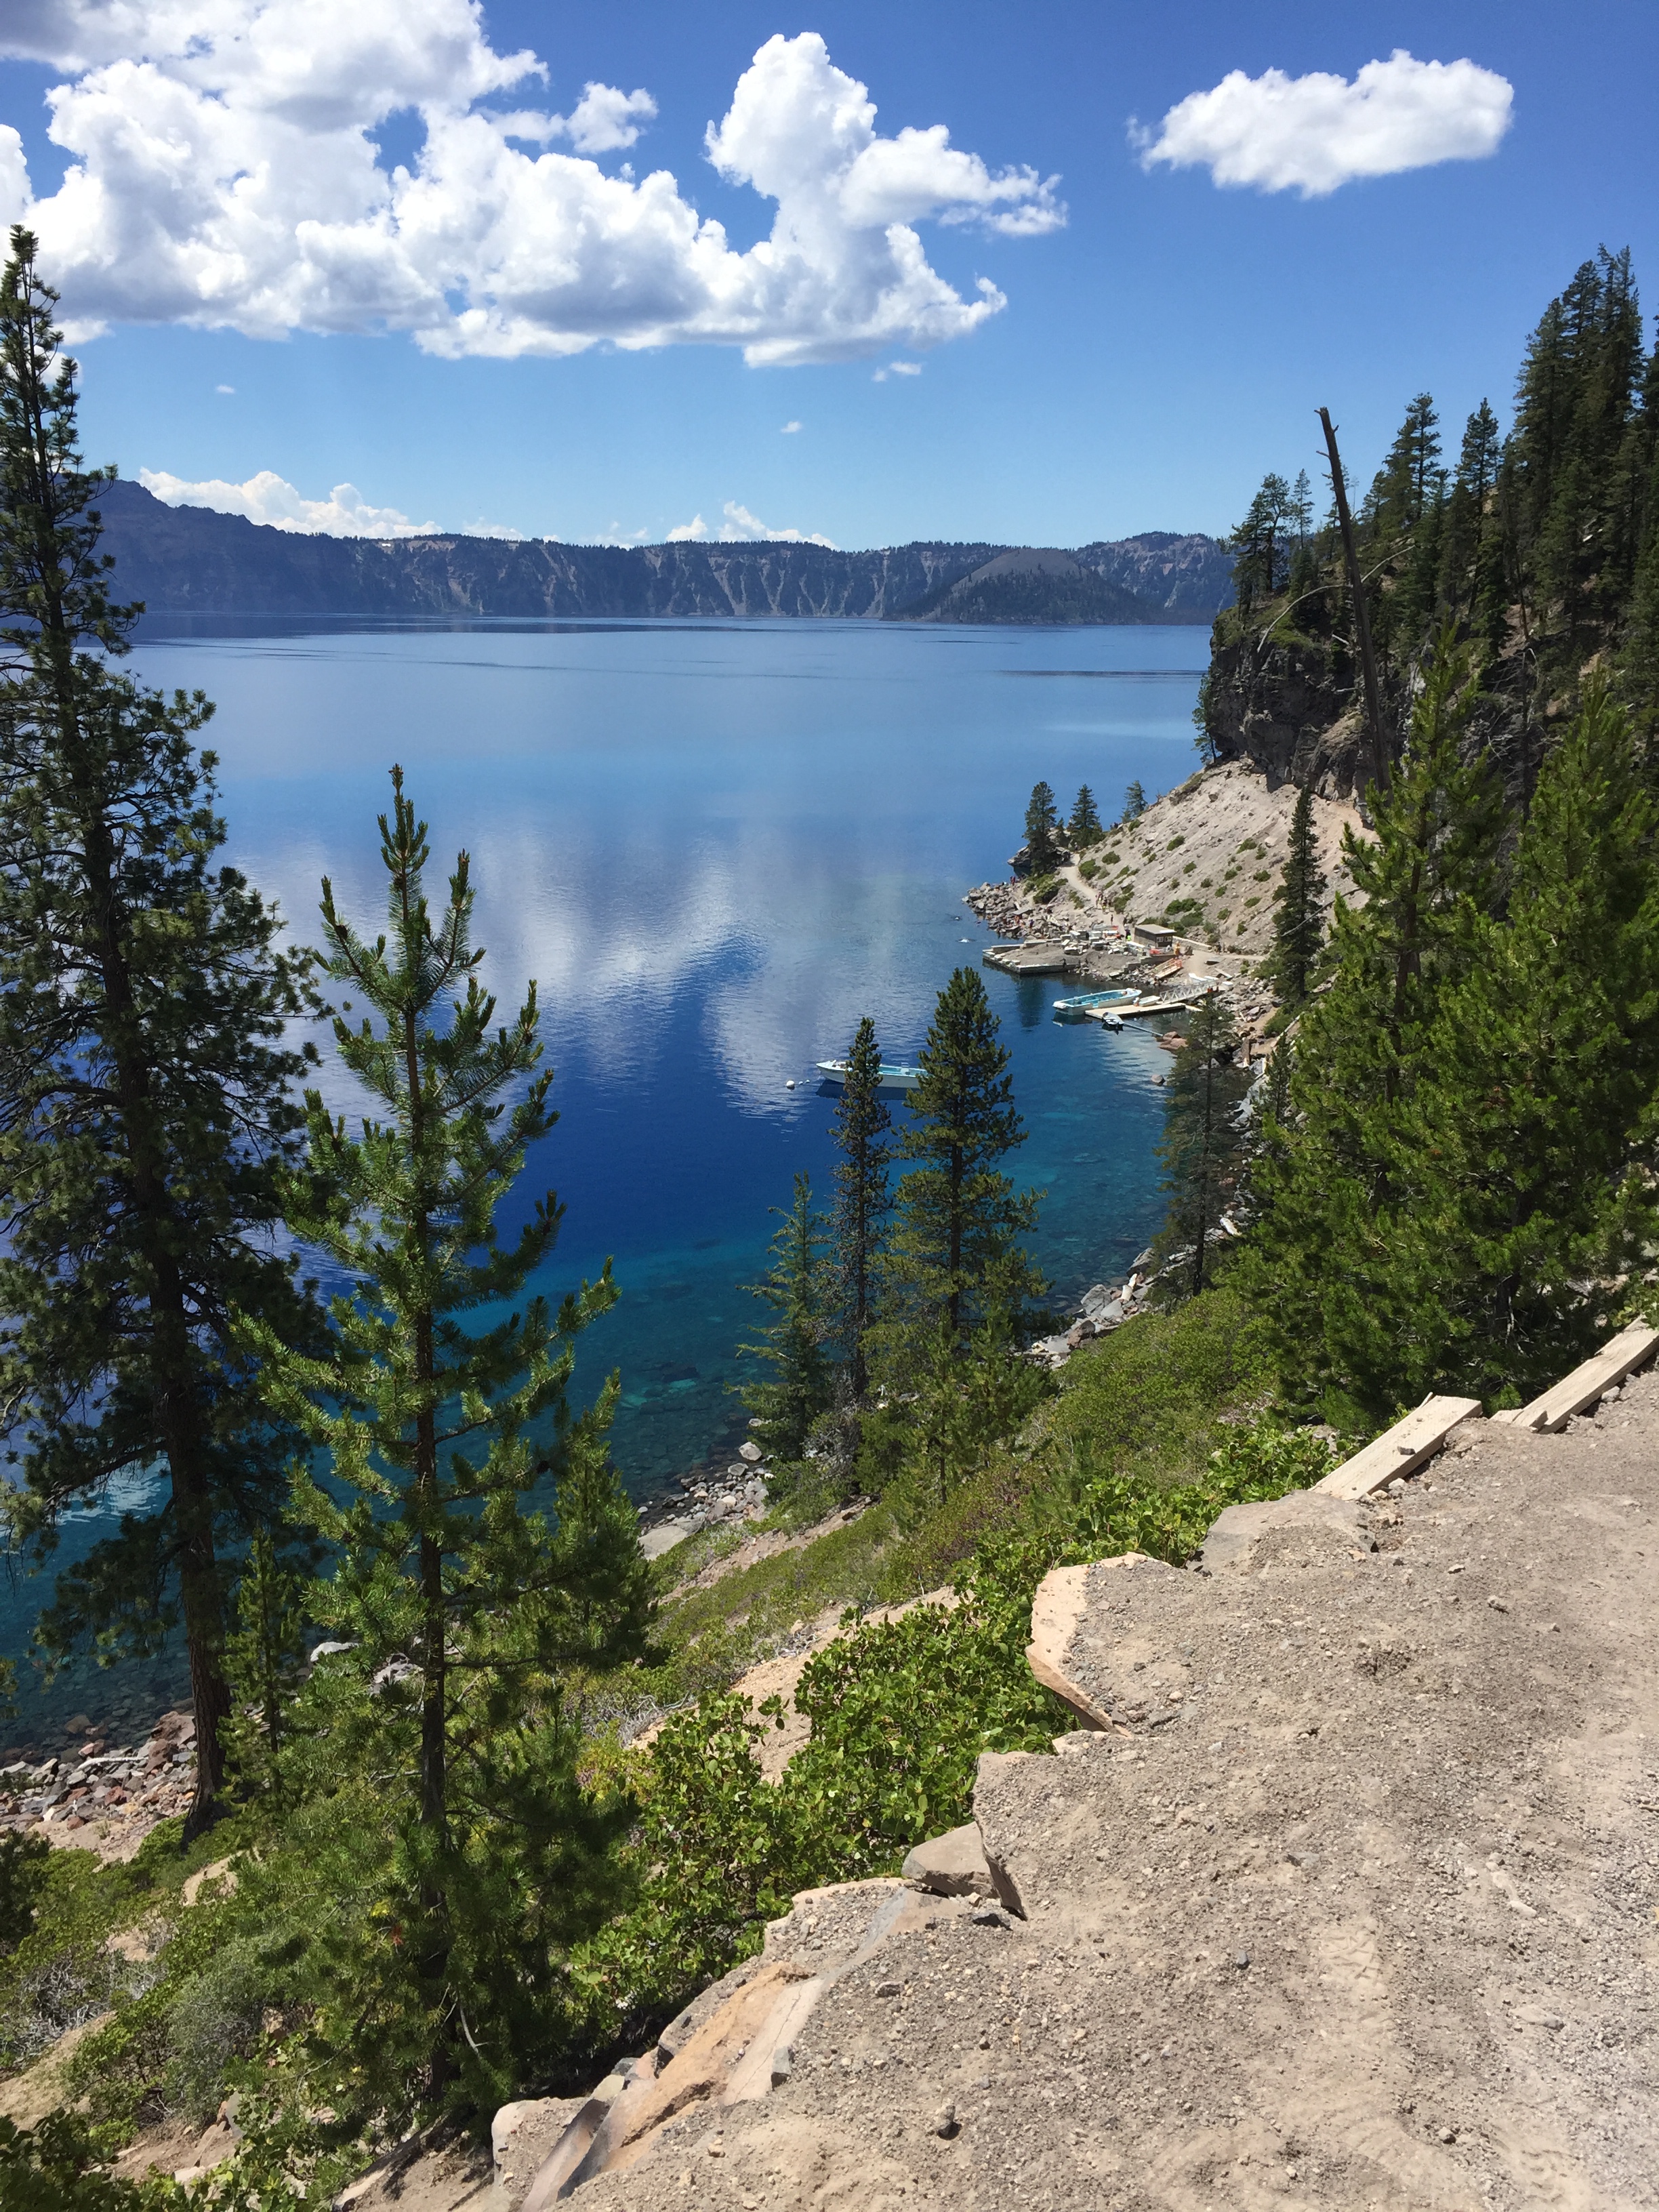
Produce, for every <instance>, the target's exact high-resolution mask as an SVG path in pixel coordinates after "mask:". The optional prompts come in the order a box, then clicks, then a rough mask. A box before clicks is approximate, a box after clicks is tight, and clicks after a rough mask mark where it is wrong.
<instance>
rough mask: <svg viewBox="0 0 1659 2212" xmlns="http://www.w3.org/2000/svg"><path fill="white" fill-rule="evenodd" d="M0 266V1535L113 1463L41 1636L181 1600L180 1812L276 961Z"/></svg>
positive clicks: (270, 1254)
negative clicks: (143, 650) (3, 1444)
mask: <svg viewBox="0 0 1659 2212" xmlns="http://www.w3.org/2000/svg"><path fill="white" fill-rule="evenodd" d="M11 247H12V252H11V258H10V260H9V263H8V264H7V266H6V270H5V273H4V276H3V278H0V641H3V648H4V665H3V671H0V1221H3V1256H0V1314H3V1316H4V1320H3V1322H0V1390H3V1393H4V1398H5V1403H6V1406H7V1409H8V1417H9V1431H10V1439H9V1441H10V1447H11V1452H12V1456H13V1459H14V1462H15V1464H17V1465H18V1466H20V1468H21V1485H20V1486H16V1487H14V1488H12V1489H11V1490H10V1491H9V1492H8V1494H7V1497H6V1509H7V1512H8V1515H9V1520H10V1523H11V1526H12V1528H13V1530H14V1532H15V1534H16V1535H17V1536H19V1537H20V1538H21V1540H22V1541H24V1542H25V1544H26V1545H27V1546H28V1547H30V1548H31V1549H32V1550H33V1552H35V1553H36V1554H37V1555H38V1554H40V1553H46V1552H49V1551H50V1550H51V1548H52V1544H53V1542H54V1541H55V1536H56V1532H57V1529H58V1526H59V1525H60V1523H61V1522H62V1520H63V1519H64V1516H65V1515H67V1514H69V1513H71V1512H73V1511H75V1510H77V1509H79V1508H81V1507H82V1506H84V1505H85V1504H86V1503H87V1502H88V1499H90V1498H94V1497H96V1496H98V1495H99V1494H100V1493H101V1492H103V1491H104V1489H105V1488H106V1486H107V1485H108V1483H109V1482H110V1481H111V1480H112V1479H113V1478H115V1477H117V1476H119V1475H123V1474H126V1475H131V1476H135V1477H136V1476H138V1475H140V1474H149V1473H150V1472H151V1471H152V1470H159V1473H160V1476H161V1484H160V1496H159V1498H158V1502H157V1505H156V1508H155V1510H153V1511H148V1512H138V1513H135V1514H130V1515H127V1516H124V1517H123V1520H122V1522H121V1526H120V1529H119V1533H118V1534H117V1535H116V1536H114V1537H112V1538H111V1539H108V1540H106V1541H104V1542H101V1543H100V1544H99V1545H98V1546H97V1547H95V1548H94V1551H93V1552H92V1553H91V1555H90V1556H89V1557H88V1559H85V1560H84V1561H83V1562H82V1564H81V1565H79V1566H77V1567H76V1569H75V1570H74V1571H72V1572H69V1573H65V1574H64V1575H61V1576H60V1577H59V1578H58V1588H57V1595H56V1599H55V1601H54V1602H53V1604H52V1605H51V1606H50V1607H47V1608H46V1612H45V1613H44V1614H43V1616H42V1620H41V1635H42V1637H43V1639H44V1640H45V1641H46V1643H47V1644H48V1646H49V1647H53V1648H56V1649H57V1650H67V1649H71V1648H73V1647H75V1646H76V1645H77V1644H81V1643H83V1642H84V1641H86V1640H87V1639H88V1638H95V1639H96V1640H97V1642H98V1644H99V1646H100V1650H101V1651H103V1652H104V1653H105V1654H106V1656H112V1655H113V1654H114V1653H115V1652H116V1651H118V1650H122V1649H137V1650H152V1649H154V1648H155V1646H156V1645H157V1644H158V1643H159V1642H160V1641H161V1638H163V1637H164V1635H165V1634H166V1633H167V1631H168V1629H169V1628H170V1626H172V1625H173V1622H174V1620H176V1619H178V1618H179V1617H182V1620H183V1625H184V1633H185V1644H186V1648H187V1650H188V1654H189V1662H190V1678H191V1700H192V1704H193V1707H194V1711H195V1715H196V1723H197V1787H196V1799H195V1803H194V1805H193V1807H192V1809H191V1816H190V1823H189V1825H190V1827H191V1831H192V1832H194V1831H195V1830H197V1829H199V1828H200V1827H201V1826H203V1825H204V1823H205V1821H206V1820H208V1819H209V1818H210V1814H211V1812H212V1809H213V1804H214V1800H215V1797H216V1793H217V1791H218V1790H219V1788H220V1786H221V1784H222V1778H223V1762H222V1746H221V1741H220V1732H221V1728H222V1723H223V1721H224V1719H225V1716H226V1713H227V1711H228V1691H227V1688H226V1683H225V1676H224V1657H223V1653H224V1638H225V1552H226V1547H227V1546H228V1545H229V1546H231V1547H234V1546H236V1545H239V1544H240V1543H242V1542H244V1541H246V1539H247V1538H248V1536H249V1535H250V1534H251V1533H252V1531H253V1530H255V1529H257V1528H258V1527H260V1526H261V1525H262V1524H263V1523H264V1522H265V1521H266V1520H267V1519H268V1518H269V1517H270V1516H271V1515H272V1513H273V1512H275V1511H276V1510H278V1505H279V1501H280V1499H281V1497H282V1494H283V1489H284V1487H285V1486H284V1484H283V1480H282V1476H281V1468H282V1465H283V1457H284V1455H285V1453H286V1450H287V1449H288V1443H287V1438H286V1437H285V1435H284V1434H283V1433H282V1432H281V1431H279V1430H278V1431H273V1429H272V1427H271V1425H270V1422H269V1420H268V1419H267V1417H266V1415H265V1413H264V1410H263V1408H262V1407H261V1406H260V1403H259V1401H258V1397H257V1395H255V1392H254V1389H253V1387H252V1385H253V1383H254V1379H255V1378H254V1371H253V1364H252V1363H251V1362H250V1361H249V1360H248V1359H247V1358H246V1357H245V1356H244V1355H242V1354H241V1353H240V1352H238V1351H237V1349H236V1347H235V1346H234V1343H233V1340H232V1333H231V1316H232V1314H233V1312H234V1310H238V1309H240V1310H244V1311H247V1312H251V1313H253V1314H255V1315H258V1316H264V1318H265V1320H266V1321H267V1322H269V1323H270V1326H271V1327H272V1328H274V1329H277V1330H279V1331H280V1332H281V1333H282V1334H284V1335H285V1336H287V1337H288V1338H289V1339H290V1340H300V1339H303V1337H304V1336H305V1334H306V1333H307V1329H308V1328H310V1327H311V1326H312V1322H310V1320H309V1319H308V1317H307V1301H306V1299H305V1297H304V1295H303V1293H301V1291H300V1290H299V1289H298V1287H297V1286H296V1284H295V1279H294V1275H293V1272H292V1270H291V1268H290V1267H289V1266H288V1265H287V1264H286V1263H285V1262H284V1261H283V1260H282V1259H280V1258H279V1257H278V1256H277V1255H276V1253H275V1251H274V1250H273V1249H272V1239H273V1237H274V1236H275V1234H276V1228H277V1218H278V1207H277V1199H276V1189H275V1187H274V1183H273V1170H275V1168H276V1166H277V1165H278V1164H280V1161H281V1158H282V1157H283V1149H284V1146H286V1145H287V1144H288V1142H289V1139H290V1137H291V1135H292V1133H294V1131H295V1128H296V1127H297V1114H296V1111H295V1108H294V1107H293V1105H292V1104H291V1103H289V1097H288V1087H289V1082H290V1080H291V1079H292V1078H293V1077H294V1075H295V1073H297V1072H298V1070H299V1068H300V1067H301V1065H302V1060H301V1057H300V1056H299V1055H296V1054H293V1053H291V1052H289V1051H288V1050H287V1049H285V1048H284V1043H283V1030H284V1026H285V1024H286V1023H287V1022H288V1021H289V1018H291V1017H292V1016H294V1015H295V1013H297V1012H299V1011H300V1010H301V1006H302V1004H303V996H304V985H303V970H302V968H301V966H300V964H299V963H295V962H294V961H291V960H289V959H288V958H286V957H284V956H283V955H282V954H281V953H280V952H279V951H278V950H277V946H276V934H277V927H278V925H277V921H276V915H275V914H274V912H273V911H272V910H271V909H270V908H268V907H266V906H265V905H264V904H263V903H262V902H261V901H260V899H259V897H258V894H257V893H256V892H254V891H253V890H251V889H250V888H249V886H248V885H247V884H246V882H245V881H244V879H243V878H242V877H241V876H240V875H239V874H238V873H237V872H236V871H235V870H234V869H233V868H228V867H226V866H223V865H222V863H220V862H219V860H218V858H217V856H218V854H219V850H220V848H221V847H222V844H223V842H224V834H225V833H224V825H223V823H222V821H221V820H220V818H219V816H218V814H217V813H216V811H215V801H216V789H215V784H214V761H213V757H212V755H211V754H207V753H204V754H197V751H196V750H195V747H194V744H193V742H192V740H193V738H195V735H196V733H197V731H198V730H199V729H200V728H201V726H202V725H203V724H204V722H205V720H207V718H208V715H209V714H210V712H211V709H210V707H209V705H208V703H207V702H206V701H205V700H204V698H203V697H202V696H201V695H200V694H199V693H197V694H196V695H194V696H191V697H188V698H187V697H186V696H185V695H184V694H183V693H182V692H177V693H175V694H174V695H173V696H172V698H170V699H168V698H164V697H163V696H161V694H160V693H158V692H155V691H150V690H144V689H143V688H142V687H141V686H139V685H138V684H134V683H133V682H132V681H131V679H129V678H125V677H124V676H122V675H121V674H120V673H119V672H118V670H117V669H116V668H115V667H113V666H112V658H113V657H114V656H116V655H118V654H119V653H121V652H123V651H125V641H126V636H127V633H128V632H129V630H130V629H131V625H132V623H133V621H134V620H135V618H136V617H137V612H138V610H137V609H136V608H133V607H117V606H114V605H112V604H111V602H110V599H109V598H108V595H107V591H106V578H107V572H108V569H109V567H110V562H109V560H108V558H107V557H106V556H102V555H100V552H99V550H98V544H99V535H100V528H99V518H98V513H97V510H96V507H95V505H94V502H95V501H96V499H97V497H98V495H99V492H100V489H102V488H103V487H104V486H105V485H106V483H108V482H109V481H110V480H111V474H112V472H110V471H88V470H86V469H85V468H83V467H82V461H81V456H80V453H79V452H78V451H77V448H76V419H75V418H76V395H75V365H74V363H73V362H70V361H69V360H68V359H66V358H65V357H64V356H63V355H62V353H61V352H60V351H59V344H60V339H59V334H58V331H57V329H56V327H55V325H54V322H53V313H54V309H55V307H56V304H57V299H56V295H55V294H54V293H53V292H52V290H51V289H50V288H49V287H48V286H46V284H45V283H43V282H42V281H41V279H40V275H39V273H38V271H37V270H36V267H35V258H34V255H35V246H34V240H33V238H32V237H31V236H30V235H29V234H28V233H27V231H25V230H22V229H17V230H14V232H13V233H12V237H11Z"/></svg>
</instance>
